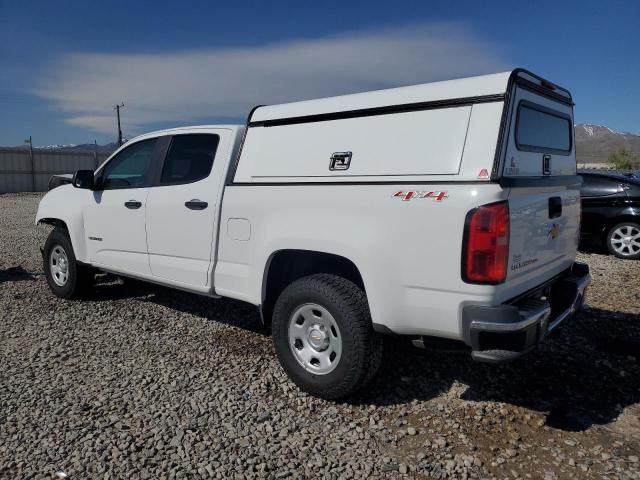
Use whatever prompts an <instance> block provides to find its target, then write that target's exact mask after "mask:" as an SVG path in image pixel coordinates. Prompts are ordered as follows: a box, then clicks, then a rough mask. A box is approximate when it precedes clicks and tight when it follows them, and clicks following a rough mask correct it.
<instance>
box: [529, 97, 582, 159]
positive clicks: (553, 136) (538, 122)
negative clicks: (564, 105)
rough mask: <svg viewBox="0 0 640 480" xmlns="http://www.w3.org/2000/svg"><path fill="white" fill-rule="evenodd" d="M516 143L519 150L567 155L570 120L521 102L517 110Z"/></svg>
mask: <svg viewBox="0 0 640 480" xmlns="http://www.w3.org/2000/svg"><path fill="white" fill-rule="evenodd" d="M516 142H517V144H518V149H519V150H533V151H539V152H551V153H554V152H556V153H560V152H564V153H567V152H569V151H570V150H571V119H570V118H569V117H568V116H565V115H563V114H561V113H558V112H554V111H552V110H548V109H546V108H544V107H541V106H538V105H534V104H529V103H524V102H522V103H521V104H520V107H519V108H518V120H517V126H516Z"/></svg>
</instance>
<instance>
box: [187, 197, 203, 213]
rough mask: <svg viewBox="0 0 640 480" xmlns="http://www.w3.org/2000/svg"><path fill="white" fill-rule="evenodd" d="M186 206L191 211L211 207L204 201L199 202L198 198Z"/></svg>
mask: <svg viewBox="0 0 640 480" xmlns="http://www.w3.org/2000/svg"><path fill="white" fill-rule="evenodd" d="M184 206H185V207H187V208H188V209H189V210H204V209H205V208H207V207H208V206H209V204H208V203H207V202H203V201H202V200H198V199H197V198H196V199H193V200H189V201H188V202H184Z"/></svg>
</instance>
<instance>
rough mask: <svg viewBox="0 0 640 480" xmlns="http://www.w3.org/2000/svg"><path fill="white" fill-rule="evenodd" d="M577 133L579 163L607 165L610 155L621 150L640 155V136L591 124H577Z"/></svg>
mask: <svg viewBox="0 0 640 480" xmlns="http://www.w3.org/2000/svg"><path fill="white" fill-rule="evenodd" d="M575 132H576V157H577V159H578V163H607V160H608V158H609V154H611V152H614V151H615V150H619V149H625V150H630V151H631V152H633V153H635V154H637V155H640V135H634V134H632V133H621V132H616V131H615V130H612V129H610V128H609V127H605V126H604V125H593V124H589V123H579V124H577V125H576V126H575Z"/></svg>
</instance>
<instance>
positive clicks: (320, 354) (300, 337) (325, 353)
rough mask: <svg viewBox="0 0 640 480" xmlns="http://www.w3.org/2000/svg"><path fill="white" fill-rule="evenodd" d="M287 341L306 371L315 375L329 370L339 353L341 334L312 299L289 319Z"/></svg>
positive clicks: (332, 321) (327, 315)
mask: <svg viewBox="0 0 640 480" xmlns="http://www.w3.org/2000/svg"><path fill="white" fill-rule="evenodd" d="M289 345H290V346H291V351H292V352H293V356H294V357H295V359H296V360H297V361H298V363H299V364H300V366H302V368H304V369H305V370H306V371H308V372H311V373H314V374H316V375H326V374H328V373H330V372H332V371H333V370H334V369H335V368H336V367H337V366H338V363H339V362H340V356H341V355H342V337H341V336H340V329H339V328H338V324H337V322H336V320H335V319H334V318H333V315H331V314H330V313H329V311H328V310H327V309H326V308H324V307H321V306H320V305H318V304H315V303H305V304H304V305H302V306H301V307H299V308H298V309H297V310H296V311H295V312H294V313H293V315H291V318H290V319H289Z"/></svg>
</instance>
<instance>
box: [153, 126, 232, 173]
mask: <svg viewBox="0 0 640 480" xmlns="http://www.w3.org/2000/svg"><path fill="white" fill-rule="evenodd" d="M219 141H220V137H218V135H211V134H194V135H176V136H175V137H173V140H171V146H170V147H169V152H168V153H167V158H166V159H165V161H164V167H163V168H162V176H161V178H160V184H161V185H176V184H181V183H192V182H197V181H198V180H202V179H203V178H206V177H208V176H209V173H211V167H212V165H213V159H214V158H215V156H216V150H217V149H218V142H219Z"/></svg>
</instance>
